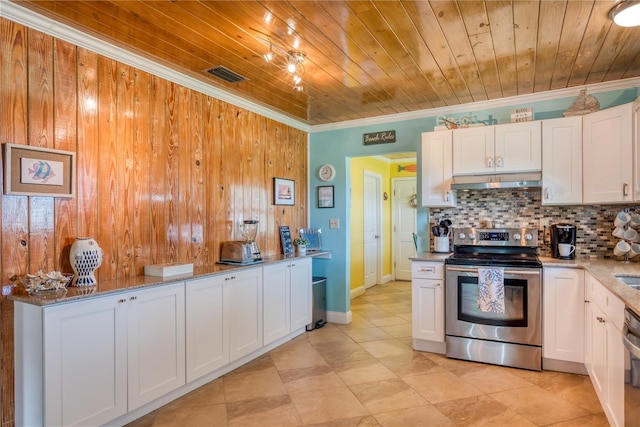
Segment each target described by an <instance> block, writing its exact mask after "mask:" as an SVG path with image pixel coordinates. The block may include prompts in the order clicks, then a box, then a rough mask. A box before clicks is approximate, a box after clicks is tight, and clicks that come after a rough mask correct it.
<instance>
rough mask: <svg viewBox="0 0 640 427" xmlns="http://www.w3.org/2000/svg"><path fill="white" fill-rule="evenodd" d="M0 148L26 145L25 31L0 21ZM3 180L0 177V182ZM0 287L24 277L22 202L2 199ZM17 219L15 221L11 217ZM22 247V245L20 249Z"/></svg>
mask: <svg viewBox="0 0 640 427" xmlns="http://www.w3.org/2000/svg"><path fill="white" fill-rule="evenodd" d="M0 37H1V38H0V123H1V125H0V142H2V143H5V142H13V143H20V144H26V143H27V134H28V127H27V86H28V68H27V50H28V49H27V30H26V28H25V27H24V26H22V25H19V24H16V23H14V22H11V21H8V20H6V19H0ZM2 179H3V178H2V177H1V176H0V180H2ZM0 215H1V218H2V227H1V229H0V243H2V248H1V250H0V278H1V280H2V282H1V284H2V285H3V286H4V285H7V284H10V283H13V284H15V282H16V277H17V276H19V275H21V274H24V273H25V272H26V271H27V262H28V252H27V251H28V248H27V240H26V236H27V234H28V224H27V222H26V220H27V210H26V197H20V196H5V195H2V206H1V207H0ZM16 215H17V216H16ZM23 242H24V244H23ZM13 365H14V364H13V301H10V300H8V299H7V298H6V297H5V296H0V381H1V384H0V424H1V425H2V426H11V425H13V422H14V406H15V400H14V392H13V385H14V376H13Z"/></svg>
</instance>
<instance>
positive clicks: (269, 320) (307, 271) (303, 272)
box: [263, 258, 312, 345]
mask: <svg viewBox="0 0 640 427" xmlns="http://www.w3.org/2000/svg"><path fill="white" fill-rule="evenodd" d="M263 286H264V291H263V298H264V304H263V310H264V311H263V319H264V323H263V332H264V344H265V345H267V344H270V343H272V342H274V341H276V340H278V339H280V338H282V337H284V336H286V335H288V334H289V333H290V332H293V331H295V330H297V329H299V328H303V327H306V325H308V324H309V323H311V316H312V308H311V302H312V300H311V259H310V258H298V259H295V260H292V261H283V262H279V263H275V264H272V265H267V266H265V267H264V275H263Z"/></svg>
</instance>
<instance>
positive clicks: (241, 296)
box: [224, 268, 262, 362]
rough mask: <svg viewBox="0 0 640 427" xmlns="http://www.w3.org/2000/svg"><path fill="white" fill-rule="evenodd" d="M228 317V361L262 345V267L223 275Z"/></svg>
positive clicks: (226, 315) (225, 307) (226, 316)
mask: <svg viewBox="0 0 640 427" xmlns="http://www.w3.org/2000/svg"><path fill="white" fill-rule="evenodd" d="M224 280H225V286H224V309H225V319H226V320H227V325H228V327H229V361H230V362H233V361H234V360H237V359H239V358H241V357H242V356H246V355H247V354H249V353H251V352H252V351H254V350H257V349H259V348H260V347H262V268H252V269H249V270H242V271H238V272H235V273H231V274H229V275H227V276H225V278H224Z"/></svg>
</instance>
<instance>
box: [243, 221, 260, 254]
mask: <svg viewBox="0 0 640 427" xmlns="http://www.w3.org/2000/svg"><path fill="white" fill-rule="evenodd" d="M257 235H258V220H257V219H245V220H244V221H243V223H242V237H243V238H244V241H245V243H247V244H249V245H250V246H251V254H252V256H253V260H254V261H260V260H262V255H261V254H260V248H259V247H258V244H257V243H256V236H257Z"/></svg>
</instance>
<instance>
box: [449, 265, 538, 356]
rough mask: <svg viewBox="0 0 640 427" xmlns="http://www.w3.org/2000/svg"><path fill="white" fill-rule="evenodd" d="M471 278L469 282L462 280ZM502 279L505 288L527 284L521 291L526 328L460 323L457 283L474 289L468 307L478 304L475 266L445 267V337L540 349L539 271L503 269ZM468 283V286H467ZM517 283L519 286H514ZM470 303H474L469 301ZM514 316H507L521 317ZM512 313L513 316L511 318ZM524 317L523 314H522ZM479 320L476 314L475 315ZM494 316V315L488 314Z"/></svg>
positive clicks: (515, 292) (480, 322) (468, 322)
mask: <svg viewBox="0 0 640 427" xmlns="http://www.w3.org/2000/svg"><path fill="white" fill-rule="evenodd" d="M462 278H470V279H462ZM504 279H505V281H506V283H507V284H509V283H512V280H515V281H520V280H521V281H526V283H527V284H526V288H522V290H523V292H524V293H525V294H526V297H524V296H523V298H522V300H523V301H524V299H525V298H526V309H524V308H523V309H522V310H523V312H525V313H526V319H527V320H526V326H520V327H516V326H498V325H491V324H488V322H486V321H485V319H481V320H478V321H476V320H474V321H466V320H461V319H459V305H458V301H459V297H458V293H459V292H458V283H459V280H463V281H464V280H467V281H469V282H470V283H471V286H472V287H473V285H475V293H474V296H473V298H471V297H468V298H469V300H468V304H469V305H471V306H472V305H473V304H474V303H475V304H477V283H478V269H477V267H475V266H458V265H454V266H447V267H446V280H445V289H446V293H445V331H446V334H447V335H448V336H457V337H466V338H479V339H485V340H492V341H502V342H510V343H519V344H527V345H534V346H540V345H542V305H541V304H542V287H541V283H542V280H541V269H539V268H526V269H515V268H508V269H505V274H504ZM469 282H468V283H469ZM513 283H520V282H513ZM517 295H518V292H517V291H514V292H513V293H512V297H513V298H514V299H516V300H517ZM472 299H473V301H472ZM518 310H519V309H517V308H516V310H515V312H513V313H509V314H508V315H509V316H513V317H515V318H519V317H520V315H519V314H517V313H518ZM514 313H515V315H514ZM523 314H524V313H523ZM476 315H477V316H479V310H478V312H476ZM491 317H494V316H493V313H492V314H491Z"/></svg>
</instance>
